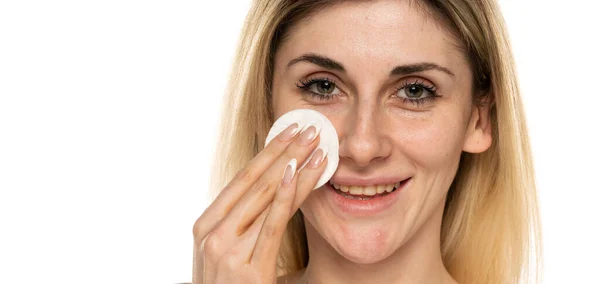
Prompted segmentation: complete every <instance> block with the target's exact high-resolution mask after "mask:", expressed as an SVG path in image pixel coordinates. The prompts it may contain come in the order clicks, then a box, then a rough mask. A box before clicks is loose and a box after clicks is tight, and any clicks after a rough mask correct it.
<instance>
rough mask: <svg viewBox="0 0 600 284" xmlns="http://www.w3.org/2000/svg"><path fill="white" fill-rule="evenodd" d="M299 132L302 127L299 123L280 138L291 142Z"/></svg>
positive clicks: (294, 124)
mask: <svg viewBox="0 0 600 284" xmlns="http://www.w3.org/2000/svg"><path fill="white" fill-rule="evenodd" d="M298 132H300V125H298V123H293V124H292V125H290V126H288V127H287V128H286V129H285V130H284V131H283V132H282V133H281V135H280V136H279V140H281V141H289V140H291V139H292V138H294V136H296V134H298Z"/></svg>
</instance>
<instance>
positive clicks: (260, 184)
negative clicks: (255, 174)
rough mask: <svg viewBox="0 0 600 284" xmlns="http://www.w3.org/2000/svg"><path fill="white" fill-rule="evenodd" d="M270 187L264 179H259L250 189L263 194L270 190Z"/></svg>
mask: <svg viewBox="0 0 600 284" xmlns="http://www.w3.org/2000/svg"><path fill="white" fill-rule="evenodd" d="M270 188H271V186H270V185H269V184H268V183H266V182H265V181H264V180H261V179H259V180H257V181H256V182H255V183H254V184H252V186H251V187H250V191H251V192H252V193H254V194H258V195H262V194H265V193H267V192H269V189H270Z"/></svg>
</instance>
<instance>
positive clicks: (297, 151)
mask: <svg viewBox="0 0 600 284" xmlns="http://www.w3.org/2000/svg"><path fill="white" fill-rule="evenodd" d="M319 129H320V127H319V126H310V127H308V129H307V130H305V131H304V132H302V133H301V134H300V135H299V137H298V139H296V140H295V141H294V143H292V144H291V145H290V146H288V148H287V149H286V150H285V152H284V153H282V154H281V156H280V157H279V158H278V159H277V161H275V162H274V163H273V165H272V166H271V167H270V168H269V169H268V170H267V171H265V173H264V174H263V175H262V176H261V177H260V178H259V179H258V180H257V181H256V182H255V183H254V184H253V185H252V186H251V188H250V189H249V190H248V191H247V192H246V193H244V195H243V196H242V197H241V198H240V200H239V201H238V202H237V203H236V204H235V206H234V208H233V209H231V211H230V213H229V214H228V215H227V216H226V217H225V218H224V219H223V226H226V227H228V228H232V229H233V230H234V231H235V232H236V233H237V234H238V235H241V234H243V233H244V231H245V230H246V229H247V228H248V226H250V225H251V224H252V223H253V222H254V220H255V219H256V217H257V216H258V215H259V214H260V212H262V211H263V210H264V209H265V208H266V207H267V205H268V204H270V203H271V202H272V201H273V196H274V195H275V191H276V189H277V188H278V186H279V183H280V182H281V177H282V176H283V171H284V169H285V168H286V165H287V163H288V162H289V161H290V160H292V159H296V161H297V162H298V163H302V162H304V161H305V160H306V159H307V157H309V156H310V154H311V153H312V151H313V150H314V148H315V147H316V146H317V145H318V144H319V137H318V132H319ZM228 230H229V229H228Z"/></svg>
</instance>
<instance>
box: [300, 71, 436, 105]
mask: <svg viewBox="0 0 600 284" xmlns="http://www.w3.org/2000/svg"><path fill="white" fill-rule="evenodd" d="M322 82H327V83H330V84H334V85H335V86H336V88H337V84H336V83H335V81H333V80H330V79H329V78H325V77H322V78H310V79H307V80H300V81H298V83H296V87H298V88H300V89H302V92H303V93H304V94H306V95H310V96H311V97H313V98H316V99H318V100H330V99H333V97H334V96H335V95H323V94H317V93H315V92H313V91H311V90H310V87H311V86H312V85H313V84H316V83H322ZM407 87H419V88H422V89H423V90H425V91H427V92H428V93H429V94H430V95H429V96H427V97H423V98H418V99H409V98H402V97H398V96H396V97H397V98H399V99H400V100H402V103H404V104H408V103H411V104H413V105H415V106H417V107H419V106H422V105H423V104H425V102H427V101H433V100H435V99H437V98H439V97H440V95H438V94H437V88H436V87H435V85H426V84H425V83H424V82H423V81H420V80H415V81H412V82H409V81H405V82H404V83H403V84H402V85H401V86H400V87H398V88H397V89H396V90H395V92H394V94H397V93H398V92H399V91H400V90H402V89H404V88H407Z"/></svg>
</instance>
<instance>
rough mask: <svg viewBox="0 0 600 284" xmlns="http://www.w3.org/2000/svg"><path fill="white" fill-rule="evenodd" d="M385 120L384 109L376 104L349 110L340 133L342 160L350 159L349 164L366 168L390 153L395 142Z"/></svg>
mask: <svg viewBox="0 0 600 284" xmlns="http://www.w3.org/2000/svg"><path fill="white" fill-rule="evenodd" d="M385 124H386V123H385V117H384V114H383V112H381V111H379V110H378V109H377V108H376V107H374V106H368V105H362V106H358V107H356V108H355V109H354V111H350V112H348V113H347V115H345V117H344V119H343V125H342V127H341V130H342V131H341V132H342V133H340V153H339V154H340V162H343V161H344V160H348V163H349V164H350V165H349V166H354V167H358V168H364V167H367V166H368V165H370V164H371V163H374V162H377V161H380V160H384V159H385V158H386V157H388V156H389V155H390V153H391V149H392V145H391V141H390V140H389V136H388V132H387V131H388V130H387V129H386V127H385Z"/></svg>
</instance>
